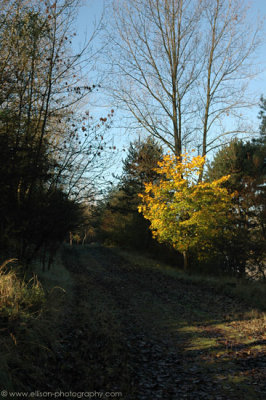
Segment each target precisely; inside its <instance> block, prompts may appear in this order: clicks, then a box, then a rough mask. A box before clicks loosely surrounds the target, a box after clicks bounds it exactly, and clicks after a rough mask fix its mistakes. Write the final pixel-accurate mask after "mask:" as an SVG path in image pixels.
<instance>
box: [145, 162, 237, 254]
mask: <svg viewBox="0 0 266 400" xmlns="http://www.w3.org/2000/svg"><path fill="white" fill-rule="evenodd" d="M204 163H205V158H204V157H201V156H196V157H190V156H189V155H188V154H183V155H182V156H181V157H179V158H178V157H175V156H172V155H169V154H168V155H166V156H165V157H164V159H163V161H161V162H159V163H158V168H157V169H156V171H157V173H158V174H159V175H160V176H161V179H160V181H159V182H155V183H147V184H146V185H145V192H144V193H143V194H140V195H139V196H140V197H141V199H142V204H141V205H140V206H139V212H142V213H143V215H144V217H145V218H146V219H148V220H150V222H151V226H150V228H151V230H152V233H153V236H154V237H156V238H157V240H158V241H160V242H168V243H171V244H172V246H173V247H174V248H175V249H177V250H179V251H180V252H185V251H188V250H189V249H191V248H194V249H196V250H197V251H198V254H199V256H200V255H201V254H203V253H204V252H206V250H207V249H209V248H210V247H211V243H212V241H213V240H214V239H215V238H216V237H217V236H219V235H220V234H221V232H223V235H225V234H227V235H229V232H226V222H227V220H228V213H229V210H230V207H231V198H232V195H230V194H229V193H228V191H227V189H226V188H225V187H223V186H222V185H223V183H224V182H226V181H227V180H228V179H229V176H224V177H222V178H220V179H218V180H216V181H213V182H198V176H199V174H200V172H201V171H202V168H203V166H204Z"/></svg>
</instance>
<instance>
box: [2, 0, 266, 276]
mask: <svg viewBox="0 0 266 400" xmlns="http://www.w3.org/2000/svg"><path fill="white" fill-rule="evenodd" d="M79 5H80V3H79V0H55V1H50V0H47V1H37V0H30V1H29V0H22V1H21V0H12V1H7V0H4V1H2V2H1V6H0V7H1V10H0V11H1V16H0V38H1V42H0V43H1V45H0V82H1V87H0V155H1V166H0V169H1V171H0V172H1V173H0V185H1V199H0V218H1V222H0V250H1V256H2V258H6V257H17V258H19V259H20V260H21V261H22V262H23V263H24V265H29V264H30V263H31V262H32V261H33V260H34V258H36V257H40V258H41V259H42V262H43V265H44V266H45V265H48V266H50V265H51V263H52V261H53V258H54V255H55V253H56V251H57V249H58V248H59V246H60V244H61V243H62V242H63V241H64V240H68V238H69V237H70V241H71V242H75V241H76V242H80V243H86V242H90V241H95V240H99V241H102V242H105V243H115V244H117V245H120V246H131V247H137V248H140V249H142V250H147V249H149V250H150V251H152V252H153V253H156V254H164V255H165V256H166V257H169V258H172V259H174V260H175V261H176V260H178V263H180V264H181V263H182V257H183V259H184V266H185V267H190V268H193V265H197V268H202V269H203V270H204V269H211V270H213V269H214V268H213V265H214V264H215V270H217V271H218V272H221V273H224V272H228V273H232V274H234V275H239V276H243V275H245V274H246V273H247V272H249V273H251V274H252V273H253V274H254V275H257V276H261V277H265V245H264V243H265V183H264V180H265V126H266V117H265V115H266V102H265V99H264V98H263V97H262V98H261V103H260V112H259V118H260V121H261V122H260V128H259V135H256V136H254V139H249V140H245V139H244V138H243V137H242V135H243V134H247V133H249V134H250V133H254V132H255V131H256V129H254V127H250V126H248V124H247V123H246V122H247V118H245V112H244V111H243V110H245V107H249V106H250V105H252V104H253V103H254V101H253V99H251V98H250V97H249V95H248V92H247V91H246V89H247V86H248V82H249V81H250V79H251V78H252V77H253V76H254V74H255V73H256V70H255V69H254V65H252V64H254V62H253V56H254V53H255V51H256V49H257V48H258V45H259V43H260V27H259V25H255V24H253V25H249V24H248V19H247V16H246V11H247V9H246V7H245V5H243V2H242V1H239V0H215V1H213V0H211V1H210V0H145V1H144V0H114V1H111V2H110V7H107V8H106V16H107V18H108V21H105V22H106V23H105V26H104V24H102V23H99V25H96V26H95V29H94V32H93V33H92V36H91V37H90V38H88V39H87V40H86V42H85V44H84V46H83V47H82V48H81V49H79V50H78V51H74V50H73V46H72V44H73V43H72V42H73V41H74V40H75V36H76V32H75V30H74V28H73V21H74V20H75V18H76V15H77V12H78V9H79ZM101 22H102V21H101ZM98 34H100V35H102V37H103V39H104V40H105V42H104V44H103V45H102V50H101V53H100V50H99V53H100V54H101V58H100V61H99V59H98V62H97V68H98V69H99V71H100V69H102V70H103V69H104V73H103V74H102V75H101V78H99V77H100V75H99V76H98V75H97V74H95V73H94V74H93V77H94V81H93V82H92V81H91V80H90V79H89V76H90V74H89V72H90V67H92V68H93V67H94V62H95V59H94V56H93V51H92V47H91V46H92V43H93V39H94V38H95V37H96V36H97V35H98ZM102 66H104V68H102ZM102 72H103V71H102ZM98 90H100V91H102V92H104V93H105V94H107V96H108V98H109V100H110V103H109V104H110V110H109V111H107V112H106V115H103V116H101V117H100V118H99V117H98V118H95V117H94V116H93V115H92V114H91V111H90V110H88V109H86V104H87V101H88V99H89V98H90V96H91V95H92V94H94V93H95V92H97V91H98ZM114 110H118V111H119V113H118V114H120V116H121V118H120V122H121V124H122V123H123V124H124V122H126V129H133V132H134V134H135V135H136V134H138V135H139V140H135V141H132V142H131V143H130V145H129V148H128V153H127V157H126V159H125V160H124V161H123V171H122V174H121V176H120V177H119V182H118V184H114V183H113V185H112V188H111V189H110V190H109V192H108V193H107V195H106V196H105V197H103V196H102V197H101V198H100V201H99V196H98V193H99V192H100V191H101V190H102V187H101V180H102V177H103V175H104V173H105V171H106V170H107V169H108V167H109V166H110V165H111V164H112V161H111V160H112V157H113V151H114V149H115V146H113V144H112V135H111V134H110V133H109V132H111V130H110V128H111V127H112V123H113V120H114V115H115V111H114ZM192 149H194V152H193V151H192ZM167 151H169V152H170V153H169V154H167ZM209 154H211V155H212V156H213V160H212V161H211V162H210V161H208V159H207V156H208V155H209ZM225 177H226V178H225ZM141 196H142V197H141ZM139 211H141V212H139ZM158 242H160V243H158Z"/></svg>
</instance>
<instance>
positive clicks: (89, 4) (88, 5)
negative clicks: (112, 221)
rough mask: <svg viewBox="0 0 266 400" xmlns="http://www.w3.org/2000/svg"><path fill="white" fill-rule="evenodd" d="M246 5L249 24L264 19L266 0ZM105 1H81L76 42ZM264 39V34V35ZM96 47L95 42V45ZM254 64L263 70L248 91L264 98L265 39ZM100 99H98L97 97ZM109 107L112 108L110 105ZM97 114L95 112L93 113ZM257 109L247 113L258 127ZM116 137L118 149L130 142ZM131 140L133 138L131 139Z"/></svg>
mask: <svg viewBox="0 0 266 400" xmlns="http://www.w3.org/2000/svg"><path fill="white" fill-rule="evenodd" d="M243 1H245V2H246V3H247V4H251V9H250V12H249V19H250V22H251V23H253V22H254V24H255V23H256V22H257V20H258V18H260V19H265V18H266V0H253V1H251V2H250V1H249V0H243ZM104 3H105V0H83V6H82V7H81V8H80V11H79V14H78V19H77V34H78V35H77V40H79V41H82V39H83V38H84V35H85V33H87V34H88V35H89V34H90V33H91V32H92V26H93V22H94V21H95V20H99V18H100V16H101V14H102V12H103V10H104ZM264 32H266V23H264ZM265 38H266V34H265ZM95 44H96V46H97V42H96V43H95ZM254 57H255V58H256V59H255V62H256V64H257V65H258V66H259V68H260V69H261V70H264V72H262V73H261V74H260V75H258V76H257V77H256V78H254V79H253V80H252V81H251V83H250V89H251V91H252V92H254V94H255V96H256V98H258V99H259V98H260V95H261V94H263V95H264V96H265V97H266V39H265V43H263V44H262V46H261V47H260V48H259V49H258V51H257V53H256V55H255V56H254ZM99 99H100V97H99ZM110 107H112V106H111V105H110ZM95 112H96V114H97V111H95ZM257 115H258V107H254V109H251V110H250V111H249V118H250V120H251V122H253V123H254V124H257V125H258V119H257ZM114 136H115V137H116V139H115V141H114V144H115V145H116V146H117V147H118V149H120V150H122V148H123V147H124V146H127V144H128V143H129V141H130V138H128V137H126V138H125V137H123V134H121V132H118V131H116V132H114ZM131 140H133V138H131ZM122 155H125V152H121V156H122Z"/></svg>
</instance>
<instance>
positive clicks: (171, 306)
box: [51, 247, 265, 400]
mask: <svg viewBox="0 0 266 400" xmlns="http://www.w3.org/2000/svg"><path fill="white" fill-rule="evenodd" d="M63 261H64V263H65V266H66V267H67V268H68V269H69V270H70V271H71V273H72V274H73V277H74V280H75V282H76V287H75V295H74V298H73V299H72V303H71V306H70V309H69V313H68V316H67V317H66V319H65V323H64V326H62V332H64V334H63V335H62V338H61V339H62V340H61V343H60V346H59V348H58V350H57V361H58V363H59V364H60V365H62V366H63V368H61V369H59V372H58V368H55V370H54V375H53V376H54V378H53V382H51V385H55V382H56V384H57V386H58V388H60V390H62V389H64V390H67V389H68V390H72V391H92V390H98V391H103V392H104V391H107V390H109V391H121V392H122V393H123V399H128V400H153V399H162V400H167V399H169V400H171V399H172V400H179V399H180V400H182V399H191V400H194V399H195V400H196V399H197V400H200V399H206V400H207V399H213V400H229V399H231V400H234V399H239V392H238V391H233V390H231V389H229V391H225V390H224V387H223V383H224V382H221V383H220V382H219V380H218V379H216V375H217V366H216V368H215V370H213V367H212V364H211V363H210V364H208V363H205V364H204V361H203V360H202V356H203V355H204V352H202V351H201V350H191V351H188V350H185V349H186V348H187V345H188V339H189V337H188V335H186V334H182V329H181V330H180V329H179V328H180V327H182V326H184V327H186V326H187V324H188V323H189V324H192V325H194V326H198V325H204V324H206V325H208V326H209V325H210V321H212V322H211V325H212V324H213V325H214V324H215V323H217V322H219V318H221V316H222V315H223V314H225V313H226V312H227V309H228V310H229V309H230V312H232V310H234V312H241V305H240V304H239V303H238V302H237V301H235V300H233V299H231V298H225V297H224V296H219V295H216V296H215V301H213V294H212V293H209V294H208V293H205V292H204V289H200V288H197V287H195V285H192V284H185V283H182V282H178V281H177V280H173V279H172V278H171V277H169V276H166V275H162V274H160V273H156V272H151V271H143V270H142V271H140V270H139V268H138V267H137V266H136V265H133V264H130V263H128V262H127V261H126V260H125V259H124V258H123V257H121V256H119V255H117V254H115V253H114V252H113V251H112V250H111V249H106V248H102V247H91V248H85V249H79V250H77V249H75V248H74V249H70V248H67V249H65V251H64V253H63ZM203 297H204V302H201V298H203ZM199 316H200V317H199ZM227 319H228V322H230V315H229V317H228V316H227ZM210 329H211V328H210ZM210 334H212V333H210ZM215 335H217V332H216V333H215V334H214V336H215ZM218 336H219V333H218ZM264 362H265V359H263V360H261V363H262V366H264ZM203 364H204V367H203ZM223 368H224V369H225V370H226V369H227V368H228V365H227V364H225V363H221V365H220V372H221V373H222V372H223ZM56 371H57V372H56ZM256 384H257V385H258V384H260V382H259V383H258V382H256ZM260 389H261V387H260ZM230 390H231V391H230ZM260 393H261V391H259V392H258V394H257V395H256V400H257V399H260V398H261V399H262V398H263V395H262V396H261V394H260ZM260 396H261V397H260ZM242 398H243V399H245V397H244V394H243V395H242ZM254 400H255V399H254Z"/></svg>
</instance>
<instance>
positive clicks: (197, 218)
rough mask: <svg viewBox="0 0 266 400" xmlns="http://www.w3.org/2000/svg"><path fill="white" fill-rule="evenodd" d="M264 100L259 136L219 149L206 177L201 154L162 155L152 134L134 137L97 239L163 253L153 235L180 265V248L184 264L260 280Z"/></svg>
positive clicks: (265, 223)
mask: <svg viewBox="0 0 266 400" xmlns="http://www.w3.org/2000/svg"><path fill="white" fill-rule="evenodd" d="M265 106H266V102H265V100H264V99H263V98H262V99H261V109H260V114H259V117H260V118H261V125H260V136H259V138H257V139H256V140H253V141H247V142H244V141H242V140H237V139H233V140H232V141H231V142H230V143H229V144H227V145H224V146H223V147H221V149H220V150H219V151H218V152H217V153H216V154H215V156H214V159H213V161H212V162H211V163H208V165H207V166H208V168H207V170H206V172H205V174H204V177H203V181H198V176H199V175H200V174H201V172H202V167H203V165H204V163H205V159H204V157H202V156H194V157H190V156H189V155H187V154H186V155H183V156H182V159H181V157H180V158H177V157H176V156H174V155H170V154H168V155H166V156H165V155H163V149H162V147H161V146H160V145H159V144H158V143H157V142H156V141H155V140H154V139H153V138H152V137H148V138H147V139H146V140H143V141H140V140H138V141H135V142H133V143H131V145H130V149H129V152H128V155H127V158H126V159H125V161H124V168H123V173H122V176H121V178H120V182H119V184H118V185H117V187H115V188H113V189H112V190H111V191H110V193H109V196H108V198H107V199H106V200H105V201H104V202H103V203H102V204H101V205H100V206H99V207H98V209H97V211H98V213H99V217H98V219H97V218H96V221H97V223H98V231H97V229H96V230H95V234H96V237H97V238H99V239H100V240H103V241H107V242H109V243H110V242H111V243H115V244H117V245H120V246H128V247H135V248H136V247H137V248H138V249H143V250H149V251H152V252H153V253H154V252H155V250H156V246H157V249H159V250H160V252H161V253H162V252H164V253H165V249H166V247H164V248H163V247H158V245H156V244H155V243H156V242H155V240H154V239H156V240H157V241H159V242H160V243H163V244H165V245H166V246H168V252H170V251H171V249H173V248H174V249H175V250H176V251H177V252H176V253H175V259H176V262H179V263H180V264H181V262H182V261H181V258H180V256H181V254H183V257H184V265H185V268H188V267H189V266H190V268H193V266H196V267H195V268H196V269H197V270H198V269H199V268H202V269H207V270H208V272H213V273H229V274H234V275H237V276H244V275H246V274H249V275H253V276H256V277H260V278H262V277H263V278H265V233H266V208H265V204H266V201H265V200H266V199H265V197H266V188H265V174H266V164H265V156H266V147H265V146H266V142H265V122H266V107H265ZM137 209H139V211H140V212H141V213H138V212H137ZM151 231H152V234H153V238H152V235H151ZM164 256H165V254H164Z"/></svg>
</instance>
